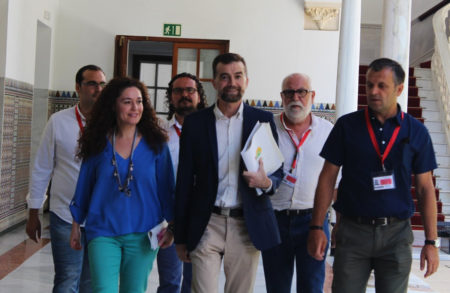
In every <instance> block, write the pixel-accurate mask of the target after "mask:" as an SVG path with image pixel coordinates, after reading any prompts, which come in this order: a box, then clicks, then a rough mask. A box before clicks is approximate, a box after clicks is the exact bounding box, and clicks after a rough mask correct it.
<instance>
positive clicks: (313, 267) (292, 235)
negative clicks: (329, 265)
mask: <svg viewBox="0 0 450 293" xmlns="http://www.w3.org/2000/svg"><path fill="white" fill-rule="evenodd" d="M276 217H277V221H278V228H279V230H280V236H281V241H282V242H281V244H280V245H278V246H276V247H274V248H271V249H269V250H266V251H263V252H262V258H263V265H264V276H265V279H266V288H267V292H268V293H275V292H276V293H285V292H286V293H288V292H291V286H292V276H293V274H294V262H295V264H296V272H297V292H323V283H324V281H325V260H323V261H317V260H315V259H314V258H312V257H311V256H310V255H309V254H308V251H307V249H306V245H307V238H308V232H309V223H310V221H311V214H307V215H292V214H291V215H289V216H288V215H286V214H278V213H277V214H276ZM323 229H324V232H325V234H326V235H327V237H328V239H329V238H330V233H329V230H328V223H327V220H325V222H324V226H323ZM327 249H328V247H327Z"/></svg>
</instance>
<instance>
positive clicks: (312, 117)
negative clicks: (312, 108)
mask: <svg viewBox="0 0 450 293" xmlns="http://www.w3.org/2000/svg"><path fill="white" fill-rule="evenodd" d="M281 115H283V120H281V118H280V120H281V122H282V124H283V127H284V129H286V130H288V131H293V130H292V129H291V128H289V127H287V125H286V123H285V122H284V119H285V116H286V114H284V112H283V113H282V114H280V117H281ZM310 115H311V125H309V127H308V129H313V128H315V127H316V125H317V117H316V116H314V115H313V114H312V113H310ZM308 129H306V131H307V130H308Z"/></svg>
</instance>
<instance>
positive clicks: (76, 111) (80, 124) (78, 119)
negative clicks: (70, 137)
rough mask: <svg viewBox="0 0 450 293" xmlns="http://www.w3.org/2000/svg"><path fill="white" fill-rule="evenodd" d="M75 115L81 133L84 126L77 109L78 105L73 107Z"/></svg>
mask: <svg viewBox="0 0 450 293" xmlns="http://www.w3.org/2000/svg"><path fill="white" fill-rule="evenodd" d="M75 116H76V117H77V121H78V126H79V127H80V131H81V133H83V130H84V126H83V122H82V120H81V115H80V112H79V111H78V106H76V107H75Z"/></svg>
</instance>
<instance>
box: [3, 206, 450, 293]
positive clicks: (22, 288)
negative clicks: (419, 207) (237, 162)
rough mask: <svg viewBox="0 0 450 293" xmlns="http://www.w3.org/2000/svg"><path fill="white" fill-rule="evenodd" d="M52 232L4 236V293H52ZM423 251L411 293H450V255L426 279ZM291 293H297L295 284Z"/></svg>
mask: <svg viewBox="0 0 450 293" xmlns="http://www.w3.org/2000/svg"><path fill="white" fill-rule="evenodd" d="M42 221H43V225H42V226H43V227H47V226H48V217H47V215H44V216H43V219H42ZM49 238H50V236H49V233H48V228H47V229H45V228H44V231H43V233H42V239H41V242H40V243H39V244H35V243H34V242H32V241H30V240H28V239H27V237H26V234H25V225H24V224H23V225H20V226H18V227H16V228H15V229H13V230H11V231H9V232H7V233H3V234H2V235H0V293H11V292H12V293H22V292H23V293H30V292H37V293H41V292H51V289H52V280H53V262H52V255H51V246H50V244H49V243H48V242H49ZM419 256H420V247H414V251H413V259H414V261H413V266H412V270H411V275H410V280H409V289H408V293H422V292H434V293H437V292H440V293H444V292H450V290H449V289H448V288H450V277H449V276H450V255H448V254H446V253H443V252H441V254H440V260H441V263H440V267H439V270H438V272H437V273H435V274H434V275H433V276H431V277H429V278H427V279H424V278H423V272H421V271H420V270H419V263H420V260H419ZM327 262H328V263H327V279H326V284H325V288H324V291H325V292H331V289H330V284H331V279H332V271H331V265H332V263H333V258H332V257H328V259H327ZM224 283H225V277H224V275H223V271H222V274H221V276H220V284H219V288H222V289H221V290H219V292H223V286H224ZM157 285H158V273H157V271H156V270H153V271H152V273H151V274H150V276H149V286H148V290H147V292H149V293H150V292H151V293H153V292H156V287H157ZM292 287H293V288H292V291H291V292H296V290H295V280H294V284H293V286H292ZM265 291H266V290H265V282H264V273H263V268H262V261H260V263H259V266H258V271H257V276H256V283H255V290H254V292H257V293H261V292H265ZM366 292H367V293H372V292H373V293H374V292H375V289H374V282H373V276H372V277H371V278H370V280H369V283H368V286H367V291H366Z"/></svg>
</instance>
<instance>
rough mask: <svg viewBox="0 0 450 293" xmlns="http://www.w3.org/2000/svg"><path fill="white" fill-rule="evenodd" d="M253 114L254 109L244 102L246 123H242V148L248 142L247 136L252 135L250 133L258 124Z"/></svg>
mask: <svg viewBox="0 0 450 293" xmlns="http://www.w3.org/2000/svg"><path fill="white" fill-rule="evenodd" d="M243 103H244V102H243ZM252 114H253V113H252V109H251V108H250V107H249V106H248V105H247V104H245V103H244V123H243V125H242V142H241V150H242V149H243V148H244V145H245V143H246V142H247V138H248V137H249V136H250V133H251V132H252V130H253V127H254V126H255V124H256V121H255V117H254V115H252Z"/></svg>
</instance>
